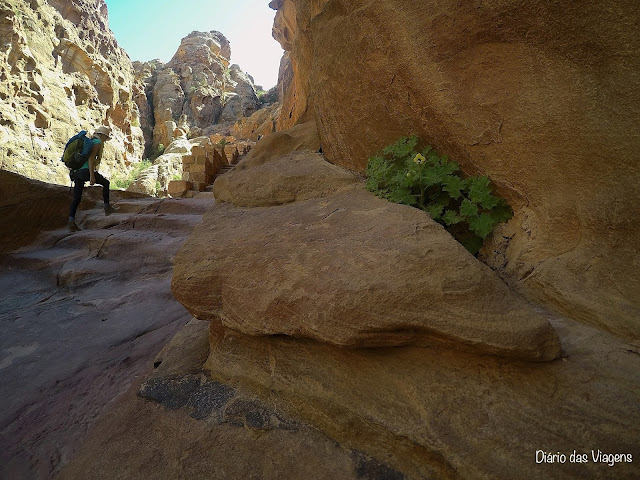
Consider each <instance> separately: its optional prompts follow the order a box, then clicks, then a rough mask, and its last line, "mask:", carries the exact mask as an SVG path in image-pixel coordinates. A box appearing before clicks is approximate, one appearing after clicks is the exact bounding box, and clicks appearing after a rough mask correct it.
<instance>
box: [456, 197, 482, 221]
mask: <svg viewBox="0 0 640 480" xmlns="http://www.w3.org/2000/svg"><path fill="white" fill-rule="evenodd" d="M460 215H462V216H463V217H467V218H473V217H476V216H477V215H478V206H477V205H475V204H473V203H471V201H470V200H469V199H468V198H465V199H464V200H463V201H462V204H460Z"/></svg>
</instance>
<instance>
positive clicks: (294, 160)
mask: <svg viewBox="0 0 640 480" xmlns="http://www.w3.org/2000/svg"><path fill="white" fill-rule="evenodd" d="M358 181H359V179H358V177H356V176H355V175H353V174H351V173H350V172H348V171H345V170H344V169H341V168H340V167H336V166H335V165H331V164H330V163H327V161H326V160H325V159H324V157H323V156H322V155H320V154H319V153H316V152H312V151H309V150H300V151H296V152H294V153H291V154H288V155H285V156H283V157H279V158H278V159H275V160H273V161H271V162H268V163H265V164H262V165H258V166H256V167H254V168H249V169H244V170H237V171H231V172H229V173H227V174H225V175H221V176H220V177H218V178H217V179H216V181H215V183H214V184H213V194H214V196H215V198H216V199H217V200H221V201H223V202H231V203H233V204H234V205H238V206H243V207H259V206H267V205H281V204H284V203H290V202H295V201H296V200H306V199H308V198H316V197H322V196H325V195H328V194H330V193H334V192H336V191H339V190H344V189H348V188H350V187H353V186H354V185H355V184H356V182H358Z"/></svg>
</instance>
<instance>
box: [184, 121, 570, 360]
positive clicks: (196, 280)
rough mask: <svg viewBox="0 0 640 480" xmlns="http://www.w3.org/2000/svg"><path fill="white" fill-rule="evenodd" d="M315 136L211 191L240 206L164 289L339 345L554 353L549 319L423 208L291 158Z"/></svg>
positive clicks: (239, 317) (252, 322)
mask: <svg viewBox="0 0 640 480" xmlns="http://www.w3.org/2000/svg"><path fill="white" fill-rule="evenodd" d="M311 127H312V125H310V124H308V125H299V126H298V127H296V128H294V129H292V132H291V133H290V132H279V133H276V134H273V135H271V136H270V137H267V139H265V145H267V142H269V145H267V147H268V148H267V149H266V150H263V151H264V152H271V155H272V156H271V157H264V156H263V160H264V161H263V162H259V163H258V162H255V161H254V160H255V156H256V154H255V153H254V152H257V153H258V154H259V153H260V146H256V149H254V150H253V151H252V153H251V154H250V155H249V156H248V157H247V158H246V159H245V160H244V161H243V162H242V163H241V164H240V165H239V166H238V169H237V170H236V172H233V173H231V174H227V175H225V176H223V177H221V178H219V179H218V180H217V181H216V183H215V184H214V194H215V195H216V198H217V199H218V200H226V201H231V202H233V205H236V206H232V205H229V204H221V205H216V206H215V207H214V208H213V209H212V211H211V212H209V213H208V214H207V215H206V216H205V218H204V219H203V223H202V224H201V225H200V226H199V227H198V228H196V230H195V231H194V233H193V234H192V236H191V237H190V239H189V240H188V242H187V243H186V244H185V246H184V247H183V249H182V250H181V251H180V253H179V255H178V256H177V257H176V266H175V271H174V279H173V287H172V288H173V292H174V295H175V296H176V298H177V299H178V300H179V301H180V302H182V303H183V304H184V305H185V306H186V307H187V309H188V310H189V311H190V312H191V313H192V314H193V315H194V316H196V317H197V318H201V319H206V320H210V321H212V322H213V323H214V324H218V325H221V326H224V327H226V328H231V329H233V330H237V331H240V332H243V333H245V334H248V335H281V334H284V335H289V336H293V337H305V338H314V339H316V340H319V341H322V342H327V343H331V344H335V345H342V346H397V345H407V344H420V345H440V344H448V345H454V347H458V348H465V349H471V350H474V351H480V352H482V353H498V354H503V355H507V356H515V357H521V358H527V359H534V360H551V359H554V358H556V357H557V356H558V355H559V353H560V346H559V343H558V339H557V336H556V334H555V332H554V331H553V329H552V328H551V327H550V326H549V324H548V322H547V321H546V320H545V319H544V318H543V317H542V316H540V315H539V314H537V313H535V312H534V311H533V310H532V309H531V308H530V307H529V306H528V305H526V304H525V303H524V302H523V301H522V300H520V299H519V298H518V297H517V296H513V295H512V294H511V293H510V291H509V289H508V288H507V286H506V285H505V284H504V283H503V282H502V281H501V280H499V279H498V277H497V276H496V275H495V274H494V273H493V272H491V270H490V269H489V268H487V267H486V266H484V265H482V264H481V263H479V262H478V261H477V260H476V259H474V258H473V257H472V256H471V255H470V254H468V252H466V251H465V249H464V248H463V247H462V246H461V245H460V244H458V243H457V242H455V240H453V238H452V237H451V236H450V235H449V234H448V233H446V232H445V231H444V229H442V228H441V227H440V226H438V225H437V224H436V223H435V222H433V221H432V220H431V219H430V218H429V217H428V216H426V215H425V214H424V213H423V212H421V211H419V210H417V209H413V208H410V207H405V206H400V205H394V204H391V203H389V202H387V201H383V200H380V199H377V198H376V197H374V196H373V195H372V194H370V193H368V192H365V191H364V188H363V185H362V183H361V182H359V181H358V178H357V177H355V176H354V175H351V174H349V173H347V172H346V171H343V170H342V169H340V168H338V167H335V166H332V165H329V164H327V163H326V162H325V161H324V160H323V158H322V157H321V156H320V155H318V154H317V153H315V152H313V151H309V150H306V151H305V150H298V148H299V147H298V142H292V138H295V137H296V134H297V136H301V135H300V131H302V132H304V133H305V134H306V135H305V136H304V137H311V138H313V135H312V133H313V129H312V128H311ZM278 145H279V146H280V147H279V148H277V146H278ZM263 148H264V147H263ZM287 149H289V150H290V151H291V150H294V153H292V154H289V155H284V156H280V155H282V154H284V153H285V152H286V150H287ZM357 184H359V185H357ZM304 200H306V201H304ZM291 202H294V203H293V204H292V205H287V206H282V207H279V208H248V209H245V208H238V207H239V206H241V207H245V206H249V207H256V206H269V205H282V204H287V203H291ZM212 238H215V239H216V242H215V243H214V244H212V243H211V241H210V239H212ZM223 251H224V252H226V253H225V254H224V255H223V254H222V252H223ZM205 286H206V287H205Z"/></svg>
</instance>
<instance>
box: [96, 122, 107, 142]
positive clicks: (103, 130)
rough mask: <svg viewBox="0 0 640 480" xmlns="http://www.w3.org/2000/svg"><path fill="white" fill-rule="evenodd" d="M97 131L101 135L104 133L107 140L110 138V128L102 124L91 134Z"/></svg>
mask: <svg viewBox="0 0 640 480" xmlns="http://www.w3.org/2000/svg"><path fill="white" fill-rule="evenodd" d="M99 133H100V134H102V135H105V136H106V137H107V140H108V139H110V138H111V129H110V128H109V127H105V126H104V125H100V126H99V127H98V128H96V129H95V131H94V132H93V134H94V135H97V134H99Z"/></svg>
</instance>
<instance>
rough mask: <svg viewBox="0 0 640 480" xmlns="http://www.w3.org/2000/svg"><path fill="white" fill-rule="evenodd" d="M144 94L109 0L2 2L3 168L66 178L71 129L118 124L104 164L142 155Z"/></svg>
mask: <svg viewBox="0 0 640 480" xmlns="http://www.w3.org/2000/svg"><path fill="white" fill-rule="evenodd" d="M143 94H144V87H143V85H142V84H141V83H139V82H136V81H135V79H134V75H133V68H132V66H131V61H130V60H129V57H128V56H127V54H126V53H125V51H124V50H122V49H121V48H120V47H119V46H118V44H117V42H116V40H115V38H114V36H113V34H112V32H111V31H110V30H109V27H108V14H107V6H106V4H105V2H104V0H99V1H98V2H90V1H88V0H73V1H62V0H49V1H48V2H47V1H43V0H31V1H29V2H25V1H16V0H2V1H1V2H0V100H2V101H1V102H0V161H1V162H2V166H1V168H2V169H3V170H8V171H13V172H16V173H19V174H21V175H25V176H27V177H30V178H35V179H39V180H44V181H47V182H52V183H68V182H69V179H68V170H67V169H66V167H65V166H64V165H63V164H62V162H60V160H59V159H60V157H61V155H62V150H63V148H64V145H65V143H66V141H67V140H68V138H69V137H71V136H72V135H74V134H75V133H76V132H77V131H79V130H88V131H89V132H91V131H92V130H93V129H95V128H96V127H98V126H100V125H107V126H109V127H111V128H112V131H113V135H112V140H111V141H110V142H109V143H108V144H107V145H106V148H105V154H104V157H103V162H102V165H101V172H103V173H105V174H106V175H107V176H109V175H110V174H111V173H114V172H124V171H126V170H127V167H128V166H129V165H130V163H131V162H133V161H135V160H136V159H140V158H141V157H142V152H143V146H144V141H143V132H142V130H141V128H140V120H139V110H138V107H137V105H136V103H135V101H134V99H135V98H136V97H139V96H140V95H143Z"/></svg>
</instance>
